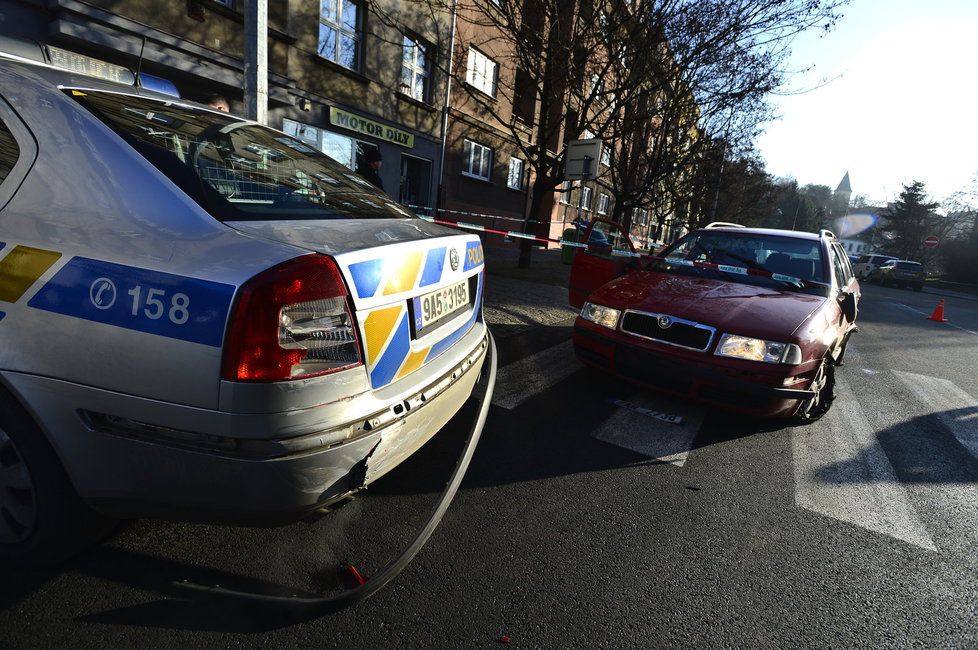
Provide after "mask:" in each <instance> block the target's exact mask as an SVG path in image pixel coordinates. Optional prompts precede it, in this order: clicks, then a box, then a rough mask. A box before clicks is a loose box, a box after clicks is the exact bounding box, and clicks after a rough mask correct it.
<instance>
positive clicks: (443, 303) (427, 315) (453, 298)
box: [414, 280, 469, 330]
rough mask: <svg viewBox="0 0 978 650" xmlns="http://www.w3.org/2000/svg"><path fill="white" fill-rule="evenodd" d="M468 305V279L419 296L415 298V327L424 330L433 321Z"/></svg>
mask: <svg viewBox="0 0 978 650" xmlns="http://www.w3.org/2000/svg"><path fill="white" fill-rule="evenodd" d="M468 306H469V281H468V280H462V281H461V282H456V283H455V284H453V285H451V286H448V287H445V288H444V289H439V290H438V291H432V292H431V293H428V294H425V295H423V296H418V297H417V298H415V299H414V323H415V329H416V330H423V329H425V328H426V327H428V326H429V325H431V324H432V323H435V322H436V321H440V320H441V319H443V318H446V317H447V316H451V315H453V314H455V313H457V312H460V311H462V310H463V309H465V308H466V307H468Z"/></svg>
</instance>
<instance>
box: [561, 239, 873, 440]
mask: <svg viewBox="0 0 978 650" xmlns="http://www.w3.org/2000/svg"><path fill="white" fill-rule="evenodd" d="M608 225H609V227H611V228H617V225H615V224H610V223H609V224H608ZM592 228H593V224H592ZM624 239H625V241H627V237H625V238H624ZM585 241H587V239H585ZM629 245H630V242H629ZM858 301H859V283H858V282H857V281H856V279H855V276H854V274H853V272H852V268H851V266H850V264H849V259H848V258H847V256H846V253H845V250H844V249H843V248H842V245H841V244H840V243H839V241H838V239H837V238H836V237H835V235H834V234H832V233H831V232H830V231H828V230H823V231H821V232H820V233H818V234H814V233H802V232H796V231H790V230H769V229H764V228H744V227H742V226H738V225H736V224H710V225H709V226H706V227H705V228H703V229H700V230H696V231H693V232H691V233H689V234H688V235H686V236H684V237H682V238H681V239H679V240H678V241H676V242H675V243H674V244H672V245H671V246H669V247H667V248H666V249H665V250H663V251H662V252H661V253H660V254H659V255H658V256H655V257H648V256H637V255H636V254H635V253H634V249H633V250H632V251H618V250H612V249H610V248H605V249H598V248H596V247H593V246H592V247H589V248H588V249H587V250H581V251H579V252H578V253H577V255H576V256H575V258H574V263H573V266H572V267H571V279H570V302H571V304H572V305H573V306H575V307H580V308H581V314H580V316H579V317H578V318H577V320H576V322H575V324H574V349H575V350H576V352H577V354H578V356H579V357H580V358H581V359H582V360H583V361H584V362H585V363H587V364H588V365H590V366H593V367H595V368H599V369H601V370H604V371H608V372H610V373H612V374H614V375H617V376H619V377H622V378H624V379H627V380H629V381H631V382H634V383H638V384H640V385H643V386H648V387H651V388H654V389H657V390H660V391H664V392H667V393H670V394H673V395H678V396H681V397H685V398H690V399H694V400H697V401H701V402H705V403H707V404H710V405H715V406H719V407H722V408H726V409H731V410H735V411H738V412H742V413H745V414H749V415H758V416H776V417H795V418H797V419H799V420H802V421H812V420H816V419H818V418H820V417H821V416H822V415H824V414H825V413H826V412H827V411H828V409H829V407H830V406H831V404H832V398H833V395H834V393H833V388H834V385H835V380H834V368H835V366H837V365H840V364H841V363H842V357H843V355H844V352H845V348H846V343H847V342H848V340H849V337H850V336H851V335H852V334H853V332H855V331H856V325H855V322H856V313H857V305H858Z"/></svg>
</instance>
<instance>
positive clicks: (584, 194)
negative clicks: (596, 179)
mask: <svg viewBox="0 0 978 650" xmlns="http://www.w3.org/2000/svg"><path fill="white" fill-rule="evenodd" d="M591 195H592V192H591V188H590V187H588V186H587V185H581V200H580V202H579V203H578V204H577V207H579V208H580V209H582V210H590V209H591Z"/></svg>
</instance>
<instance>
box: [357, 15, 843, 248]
mask: <svg viewBox="0 0 978 650" xmlns="http://www.w3.org/2000/svg"><path fill="white" fill-rule="evenodd" d="M419 1H421V2H425V3H426V4H427V5H428V6H429V11H430V12H431V13H432V15H444V13H445V12H448V13H451V12H452V11H453V10H456V11H457V12H458V15H459V20H460V22H464V23H465V24H467V25H470V26H472V27H475V28H476V29H470V30H468V33H467V35H468V39H469V41H468V42H467V43H466V45H467V46H471V47H474V48H476V49H481V50H485V51H492V52H494V53H495V54H496V60H497V62H498V64H499V66H500V70H506V71H511V74H500V75H499V78H498V81H497V85H496V97H492V96H489V95H488V94H486V93H484V92H480V91H479V90H478V89H476V88H474V87H473V85H471V84H466V83H464V81H465V69H466V67H465V60H464V59H465V56H466V53H467V49H468V48H467V47H456V48H455V51H454V52H453V56H454V61H453V62H452V63H453V65H452V70H453V76H454V83H455V87H456V88H460V89H462V92H464V93H466V96H467V99H468V100H469V101H470V102H471V103H472V105H473V106H475V107H477V111H478V112H479V113H480V116H481V117H483V118H484V119H487V120H495V124H496V125H497V127H498V128H500V129H502V130H504V131H507V132H508V133H509V134H510V135H511V136H512V140H513V142H514V143H515V144H516V146H517V147H519V149H520V150H521V155H522V156H523V157H524V158H525V160H526V161H527V165H528V167H529V168H530V170H531V171H532V174H531V177H532V179H533V181H532V186H531V200H530V204H529V206H528V210H527V212H526V215H525V217H526V220H527V225H528V224H529V221H530V220H531V219H543V220H548V219H549V213H548V210H551V209H552V204H553V200H554V199H553V197H554V194H555V191H556V190H557V188H558V187H559V186H561V184H562V183H563V166H564V151H565V150H564V143H565V141H566V140H569V139H575V138H578V137H580V136H582V135H584V134H593V135H595V136H599V137H601V138H602V139H603V140H604V141H605V142H606V144H607V145H608V151H609V153H610V159H606V160H605V162H606V163H608V164H605V165H602V166H600V167H599V168H598V169H596V170H595V171H596V172H597V173H596V180H597V182H598V183H599V184H601V185H603V186H605V187H607V188H608V189H609V191H610V193H611V194H612V195H613V196H614V197H615V208H614V212H613V218H614V219H616V220H619V221H621V222H623V223H625V224H626V225H628V224H629V220H630V215H631V213H632V210H633V209H634V208H636V207H641V206H650V207H651V208H652V210H653V214H654V215H655V218H656V221H657V223H658V224H659V225H661V224H662V222H663V220H664V219H665V218H667V217H668V216H670V215H671V216H672V217H673V218H675V216H676V214H677V213H679V214H681V215H682V216H681V218H682V219H684V220H693V219H694V218H699V217H700V216H701V215H696V216H695V217H694V215H693V207H692V206H693V204H694V203H696V202H697V201H694V198H696V197H694V192H697V191H698V192H704V191H706V192H709V183H704V182H703V180H704V179H703V178H702V174H700V176H701V178H699V179H696V178H695V177H696V176H697V174H698V172H697V167H698V165H700V164H701V162H702V161H703V160H704V158H705V157H710V156H714V157H715V155H716V147H715V144H716V142H717V141H722V142H723V152H722V154H721V157H720V160H721V163H722V161H723V160H725V159H726V158H727V157H730V158H731V159H732V160H737V159H739V158H740V157H742V154H744V153H745V152H747V151H749V149H750V143H751V142H752V141H753V138H754V136H755V134H756V132H757V125H758V123H759V122H760V121H762V120H763V119H764V118H765V117H767V116H768V111H767V104H766V102H765V98H766V96H767V95H768V94H769V93H770V92H771V91H772V90H774V89H776V88H778V87H780V86H781V85H782V84H783V83H784V81H785V74H784V72H783V71H784V68H785V59H786V56H787V54H788V52H789V46H790V43H791V40H792V39H793V37H794V36H796V35H797V34H799V33H801V32H803V31H805V30H808V29H812V28H820V29H829V28H830V27H831V26H832V24H833V23H834V21H835V20H836V18H837V15H836V11H837V9H838V8H839V7H840V6H841V5H842V4H844V3H845V2H846V1H847V0H498V2H497V1H492V2H490V1H485V2H480V1H476V0H471V1H463V2H459V3H458V4H457V5H456V4H455V3H454V2H447V1H446V0H419ZM372 9H373V7H372ZM384 19H385V20H388V21H390V22H391V23H392V24H396V23H397V21H398V17H397V16H394V15H387V16H385V18H384ZM439 66H440V67H441V68H442V69H443V70H445V71H447V69H448V61H447V60H442V61H441V62H440V63H439ZM499 98H504V99H505V100H506V103H508V104H511V105H513V107H514V111H513V116H514V117H513V119H499V115H498V104H497V99H499ZM528 134H529V137H528ZM718 139H719V140H718ZM721 167H722V165H721ZM722 182H723V181H722V178H719V177H718V178H716V179H715V180H714V183H713V185H712V187H713V188H714V189H715V188H717V187H719V186H720V184H721V183H722ZM714 194H715V192H714ZM699 203H702V201H701V200H700V201H699ZM521 246H522V248H521V255H520V266H528V265H529V262H530V250H531V246H530V243H529V242H525V241H524V242H522V243H521Z"/></svg>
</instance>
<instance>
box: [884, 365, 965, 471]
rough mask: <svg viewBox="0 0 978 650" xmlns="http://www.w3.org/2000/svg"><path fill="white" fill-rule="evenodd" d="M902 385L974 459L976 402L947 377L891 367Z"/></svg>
mask: <svg viewBox="0 0 978 650" xmlns="http://www.w3.org/2000/svg"><path fill="white" fill-rule="evenodd" d="M893 374H895V375H896V376H897V377H898V378H899V379H900V381H902V382H903V383H904V385H905V386H906V387H907V388H909V389H910V390H911V391H912V392H913V393H914V394H915V395H916V396H917V397H918V398H919V399H920V400H921V401H922V402H923V403H924V404H925V405H926V407H927V408H928V411H927V412H928V414H930V415H934V416H936V417H937V419H938V421H940V423H941V424H943V425H944V426H945V427H947V430H948V431H950V432H951V434H952V435H953V436H954V437H955V438H957V440H958V442H960V443H961V445H962V446H963V447H964V448H965V449H967V450H968V452H969V453H970V454H971V455H972V456H974V457H975V459H978V401H976V400H975V398H974V397H972V396H971V395H969V394H968V393H966V392H964V391H963V390H961V389H960V388H958V386H957V384H955V383H954V382H951V381H948V380H947V379H939V378H937V377H928V376H926V375H917V374H914V373H912V372H903V371H900V370H894V371H893Z"/></svg>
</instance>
